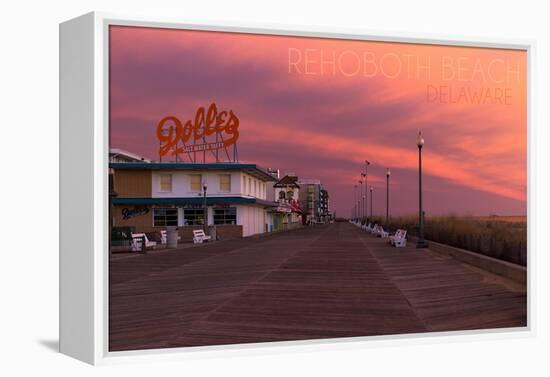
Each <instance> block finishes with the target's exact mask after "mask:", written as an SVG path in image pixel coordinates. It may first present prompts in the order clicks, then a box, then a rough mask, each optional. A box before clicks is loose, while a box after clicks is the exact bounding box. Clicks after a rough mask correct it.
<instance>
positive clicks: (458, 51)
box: [109, 26, 527, 216]
mask: <svg viewBox="0 0 550 377" xmlns="http://www.w3.org/2000/svg"><path fill="white" fill-rule="evenodd" d="M109 54H110V55H109V59H110V64H109V75H110V101H109V103H110V123H109V126H110V146H111V147H113V148H122V149H125V150H128V151H131V152H134V153H138V154H141V155H143V156H146V157H148V158H150V159H153V160H157V161H158V149H159V142H158V140H157V138H156V128H157V125H158V123H159V121H160V120H161V119H162V118H163V117H165V116H168V115H173V116H176V117H178V118H179V119H181V120H182V121H183V122H185V121H186V120H188V119H193V118H194V115H195V111H196V109H197V108H198V107H201V106H203V107H208V106H209V105H210V104H211V103H212V102H215V103H216V105H217V106H218V108H219V109H220V110H227V111H229V110H232V111H233V112H234V113H235V114H236V115H237V116H238V118H239V119H240V125H239V133H240V137H239V140H238V150H239V157H240V162H245V163H256V164H258V165H260V166H262V167H265V168H267V167H272V168H277V169H280V170H281V172H282V173H285V172H293V173H296V174H297V175H298V176H299V177H300V178H317V179H320V180H321V181H322V182H323V184H324V185H325V186H326V188H327V189H328V191H329V196H330V205H331V209H332V210H333V211H336V214H337V216H349V215H350V210H351V207H352V206H353V190H354V189H353V185H355V184H358V182H357V181H358V180H359V178H360V173H361V171H364V160H365V159H368V160H369V161H371V165H370V166H369V178H368V179H369V186H370V185H372V186H373V187H374V195H373V214H375V215H382V214H383V213H385V205H386V199H385V192H386V191H385V184H386V181H385V172H386V168H387V167H389V168H390V169H391V172H392V174H391V180H390V182H391V185H390V190H391V193H390V212H391V213H392V214H394V215H404V214H412V213H415V211H417V205H418V199H417V198H418V191H417V190H418V189H417V187H418V176H417V174H418V170H417V167H418V149H417V147H416V136H417V134H418V131H419V130H421V131H422V134H423V136H424V139H425V146H424V149H423V155H422V157H423V173H424V175H423V187H424V203H425V210H426V214H427V216H431V215H446V214H451V213H454V214H458V215H463V214H471V215H490V214H498V215H525V214H526V211H527V208H526V195H527V194H526V193H527V191H526V186H527V141H526V140H527V97H526V96H527V94H526V93H527V85H526V81H527V74H526V64H527V54H526V52H525V51H519V50H505V49H488V48H483V49H482V48H470V47H453V46H437V45H421V44H404V43H388V42H371V41H353V40H336V39H320V38H304V37H286V36H271V35H252V34H238V33H220V32H205V31H188V30H170V29H159V28H138V27H127V26H111V29H110V53H109Z"/></svg>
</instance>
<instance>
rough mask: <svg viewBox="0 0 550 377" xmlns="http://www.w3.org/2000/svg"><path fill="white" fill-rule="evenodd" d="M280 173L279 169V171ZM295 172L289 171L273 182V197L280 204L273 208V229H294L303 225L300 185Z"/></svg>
mask: <svg viewBox="0 0 550 377" xmlns="http://www.w3.org/2000/svg"><path fill="white" fill-rule="evenodd" d="M277 175H278V171H277ZM297 181H298V177H297V176H296V174H294V173H288V174H287V175H285V176H284V177H283V178H281V179H279V180H278V181H277V182H275V183H274V184H273V199H274V200H275V201H276V202H277V203H278V204H279V205H278V206H277V207H276V208H273V209H272V217H273V221H272V222H273V230H284V229H292V228H296V227H299V226H301V225H302V214H303V211H302V208H301V207H300V198H299V196H300V185H298V183H297Z"/></svg>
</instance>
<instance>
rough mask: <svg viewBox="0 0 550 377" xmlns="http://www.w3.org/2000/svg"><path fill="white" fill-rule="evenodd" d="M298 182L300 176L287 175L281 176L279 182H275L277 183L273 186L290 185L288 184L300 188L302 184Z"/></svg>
mask: <svg viewBox="0 0 550 377" xmlns="http://www.w3.org/2000/svg"><path fill="white" fill-rule="evenodd" d="M297 182H298V177H296V176H291V175H285V176H284V177H283V178H281V179H280V180H278V181H277V183H275V184H274V185H273V187H288V186H292V187H297V188H300V185H299V184H298V183H297Z"/></svg>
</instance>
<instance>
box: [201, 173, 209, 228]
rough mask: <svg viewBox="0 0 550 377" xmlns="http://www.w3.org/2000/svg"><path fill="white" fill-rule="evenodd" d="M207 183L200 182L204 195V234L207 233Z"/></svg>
mask: <svg viewBox="0 0 550 377" xmlns="http://www.w3.org/2000/svg"><path fill="white" fill-rule="evenodd" d="M207 189H208V185H207V184H206V182H204V183H203V184H202V192H203V196H204V234H206V235H208V207H207V206H206V190H207Z"/></svg>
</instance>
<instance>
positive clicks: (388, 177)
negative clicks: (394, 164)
mask: <svg viewBox="0 0 550 377" xmlns="http://www.w3.org/2000/svg"><path fill="white" fill-rule="evenodd" d="M390 175H391V171H390V168H387V169H386V224H387V223H388V221H389V218H390Z"/></svg>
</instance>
